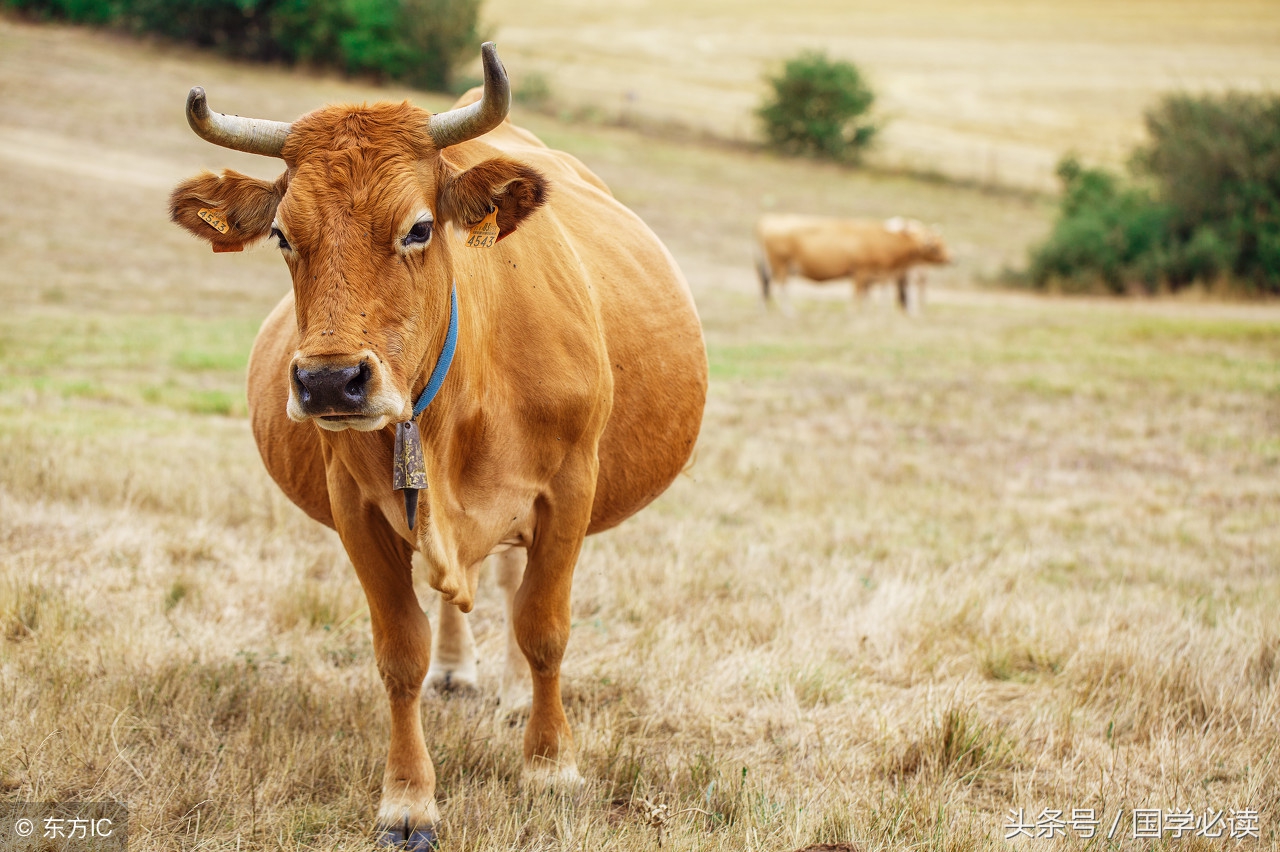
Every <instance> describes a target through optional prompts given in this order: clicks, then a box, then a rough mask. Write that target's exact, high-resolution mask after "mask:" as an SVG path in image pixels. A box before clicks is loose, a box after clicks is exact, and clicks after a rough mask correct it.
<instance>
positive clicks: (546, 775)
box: [520, 760, 587, 793]
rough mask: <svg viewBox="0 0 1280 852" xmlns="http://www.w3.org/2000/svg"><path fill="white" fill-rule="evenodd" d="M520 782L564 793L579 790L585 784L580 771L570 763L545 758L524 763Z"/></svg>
mask: <svg viewBox="0 0 1280 852" xmlns="http://www.w3.org/2000/svg"><path fill="white" fill-rule="evenodd" d="M520 782H521V783H522V784H524V785H525V786H528V787H534V788H538V789H555V790H559V791H562V792H566V793H573V792H577V791H578V790H581V789H582V788H583V787H584V786H585V785H586V783H587V782H586V780H585V779H584V778H583V777H582V773H580V772H578V767H577V766H576V765H574V764H572V763H570V764H563V763H552V762H550V761H547V760H537V761H534V763H533V764H532V765H530V764H526V765H525V767H524V770H523V771H522V772H521V773H520Z"/></svg>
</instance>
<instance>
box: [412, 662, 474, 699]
mask: <svg viewBox="0 0 1280 852" xmlns="http://www.w3.org/2000/svg"><path fill="white" fill-rule="evenodd" d="M423 686H425V687H426V688H427V689H428V690H431V691H433V692H438V693H441V694H445V693H453V694H458V693H467V694H470V693H473V692H479V691H480V682H479V676H478V673H477V672H476V664H475V662H474V661H473V662H471V663H466V664H464V665H459V666H440V667H438V668H437V667H436V666H435V665H434V664H432V666H431V668H429V669H427V679H426V680H425V681H423Z"/></svg>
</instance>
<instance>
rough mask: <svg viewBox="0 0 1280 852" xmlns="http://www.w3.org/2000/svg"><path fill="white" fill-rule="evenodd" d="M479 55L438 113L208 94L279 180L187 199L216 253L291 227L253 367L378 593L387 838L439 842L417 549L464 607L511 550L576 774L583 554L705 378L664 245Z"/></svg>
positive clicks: (276, 439) (556, 739)
mask: <svg viewBox="0 0 1280 852" xmlns="http://www.w3.org/2000/svg"><path fill="white" fill-rule="evenodd" d="M482 52H483V59H484V73H485V85H484V93H483V97H478V96H476V95H474V94H473V95H472V96H471V97H464V98H463V99H462V100H461V101H460V102H459V104H458V105H457V106H455V108H454V109H452V110H450V111H448V112H445V113H440V114H437V115H431V114H429V113H427V112H424V111H423V110H421V109H418V108H416V107H414V106H412V105H410V104H409V103H407V102H406V103H401V104H390V103H379V104H374V105H372V106H368V105H366V106H359V107H356V106H330V107H325V108H323V109H320V110H317V111H315V112H313V113H310V114H309V115H306V116H303V117H302V118H299V119H298V120H297V121H294V122H293V123H292V124H287V123H281V122H274V121H264V120H258V119H242V118H238V117H231V116H225V115H220V114H218V113H214V112H211V111H210V110H209V108H208V106H207V104H206V102H205V98H204V91H203V90H202V89H199V88H196V89H192V91H191V95H190V96H189V97H188V99H187V117H188V121H189V122H190V124H191V126H192V128H193V129H195V131H196V132H197V133H198V134H199V135H200V136H201V137H203V138H204V139H206V140H208V141H211V142H214V143H215V144H218V145H222V146H225V147H228V148H234V149H237V150H241V151H249V152H252V153H258V154H265V155H270V156H275V157H279V158H281V159H282V160H283V161H284V164H285V172H284V173H283V174H282V175H280V177H279V178H277V179H276V180H274V181H263V180H256V179H254V178H250V177H247V176H245V175H242V174H237V173H235V172H232V171H224V172H223V173H222V174H221V175H214V174H211V173H207V172H206V173H204V174H202V175H199V176H197V177H195V178H192V179H190V180H187V181H185V182H184V183H182V184H181V185H179V186H178V187H177V188H176V189H175V190H174V192H173V196H172V198H171V216H172V218H173V220H174V221H175V222H177V223H178V224H179V225H181V226H182V227H184V228H186V229H187V230H189V231H191V232H192V233H193V234H195V235H196V236H198V237H201V238H203V239H206V240H208V241H209V242H210V243H212V244H213V247H214V250H215V251H218V250H221V251H234V250H239V249H240V248H242V247H243V246H244V245H246V244H248V243H251V242H254V241H258V240H261V239H263V238H265V237H268V236H270V238H271V239H272V240H273V241H274V242H276V243H278V244H279V246H280V250H281V253H282V254H283V255H284V259H285V261H286V263H287V265H288V267H289V272H290V274H291V276H292V278H293V292H292V293H290V294H289V295H288V296H286V297H285V298H284V299H283V300H282V301H281V302H280V304H279V305H277V307H276V308H275V310H274V311H273V312H272V313H271V315H270V316H269V317H267V319H266V321H265V322H264V323H263V326H262V329H261V331H260V332H259V334H258V339H257V341H256V343H255V344H254V347H253V354H252V357H251V359H250V362H249V377H248V394H249V404H250V417H251V420H252V425H253V432H254V437H255V438H256V440H257V443H258V449H259V451H260V452H261V454H262V459H263V461H264V462H265V463H266V466H267V469H268V471H269V472H270V474H271V476H272V477H273V478H274V479H275V481H276V482H277V483H278V484H279V486H280V487H281V488H282V489H283V490H284V492H285V494H287V495H288V496H289V498H290V499H292V500H293V501H294V502H295V503H297V504H298V505H299V506H300V507H302V509H303V510H305V511H306V512H307V513H308V514H309V515H310V516H311V517H313V518H315V519H316V520H318V521H320V522H322V523H324V524H327V525H329V526H331V527H334V528H335V529H336V530H337V531H338V534H339V536H340V537H341V539H342V543H343V546H344V547H345V548H346V551H347V554H348V555H349V556H350V558H351V562H352V563H353V565H354V566H355V570H356V574H357V575H358V576H359V579H360V583H361V585H362V586H363V588H364V592H365V596H366V597H367V599H368V602H369V614H370V617H371V621H372V627H373V647H374V655H375V657H376V659H377V664H378V671H379V673H380V674H381V676H382V680H383V683H384V685H385V686H386V690H387V697H388V700H389V702H390V707H391V741H390V747H389V752H388V756H387V763H386V772H385V774H384V776H383V785H382V801H381V805H380V807H379V810H378V823H379V830H380V835H379V836H380V839H381V840H382V842H384V843H390V844H395V845H399V844H404V845H407V846H409V847H410V848H418V849H423V848H428V847H430V846H431V845H432V844H433V843H434V842H435V825H436V822H437V820H438V819H439V813H438V810H437V808H436V802H435V772H434V769H433V767H432V763H431V760H430V758H429V757H428V754H427V746H426V741H425V738H424V735H423V730H422V721H421V715H420V712H419V707H418V702H419V698H420V694H421V691H422V687H423V680H424V677H425V676H426V675H427V672H428V668H429V665H430V662H431V632H430V627H429V625H428V623H427V618H426V615H425V614H424V613H423V611H422V608H421V606H420V605H419V602H418V599H417V597H416V596H415V594H414V590H413V579H412V562H411V558H412V557H413V555H414V552H415V551H417V552H418V553H419V554H420V557H419V558H420V560H421V562H422V563H423V565H424V567H425V571H426V576H427V580H428V582H429V583H430V585H431V586H432V587H433V588H435V589H437V590H439V591H440V593H441V595H442V597H443V599H444V600H446V601H448V602H449V603H450V604H452V605H454V606H456V607H457V609H458V610H461V611H462V612H466V611H469V610H470V609H471V606H472V600H473V595H474V593H475V585H476V579H477V572H478V570H479V567H480V564H481V562H482V561H483V560H484V559H485V557H486V556H488V555H489V554H494V553H502V552H504V551H507V553H506V554H504V555H505V557H506V558H505V560H504V566H505V567H504V571H503V578H504V585H505V586H506V587H507V588H508V590H509V608H508V613H509V619H508V620H509V623H510V630H511V636H512V638H511V642H512V644H513V645H514V646H515V647H518V649H519V651H520V652H521V653H522V655H523V657H524V658H525V659H526V660H527V666H528V672H529V676H530V678H531V681H532V684H531V685H532V704H531V707H530V715H529V720H528V723H527V727H526V730H525V736H524V767H525V773H526V775H532V776H541V777H549V778H552V779H561V780H567V781H573V780H575V779H578V778H579V776H578V774H577V769H576V764H575V760H574V749H573V736H572V734H571V733H570V730H569V724H568V721H567V719H566V717H565V713H564V708H563V706H562V704H561V699H560V663H561V659H562V656H563V654H564V650H565V645H566V643H567V641H568V639H569V625H570V609H569V592H570V585H571V580H572V577H573V568H574V563H575V562H576V560H577V557H578V552H579V549H580V548H581V546H582V539H583V536H585V535H587V534H589V533H594V532H598V531H600V530H605V529H608V528H610V527H612V526H614V525H615V524H617V523H619V522H621V521H622V520H624V519H625V518H627V517H628V516H629V515H631V514H633V513H634V512H636V511H638V510H639V509H640V508H641V507H643V506H644V505H645V504H647V503H649V501H651V500H653V498H654V497H656V496H657V495H658V494H660V493H661V492H662V491H663V490H664V489H665V488H666V487H667V485H668V484H669V483H670V482H671V480H672V479H673V478H674V477H675V476H676V474H677V473H679V472H680V470H681V469H682V468H683V467H684V465H685V464H686V462H687V461H688V459H689V456H690V453H691V451H692V449H693V445H694V440H695V439H696V438H697V435H698V429H699V426H700V424H701V420H702V410H703V403H704V401H705V397H706V386H707V360H706V351H705V348H704V345H703V339H702V331H701V326H700V324H699V322H698V317H697V313H696V311H695V309H694V304H693V299H692V297H691V295H690V292H689V288H688V285H687V283H686V282H685V280H684V277H683V276H682V275H681V273H680V271H679V270H678V269H677V267H676V265H675V262H674V261H673V260H672V258H671V255H670V254H669V253H668V252H667V250H666V249H665V248H664V247H663V246H662V244H661V243H660V242H659V241H658V239H657V237H655V236H654V235H653V233H652V232H651V231H650V230H649V229H648V228H647V227H646V226H645V225H644V223H642V222H641V221H640V220H639V219H638V218H637V217H636V216H635V215H634V214H633V213H631V212H630V211H629V210H627V209H626V208H625V207H623V206H622V205H621V204H619V203H618V202H617V201H616V200H614V198H613V196H612V195H611V194H610V193H609V190H608V189H607V188H606V187H605V185H604V184H603V183H602V182H601V181H600V180H599V178H597V177H596V176H595V175H593V174H592V173H591V172H590V171H588V170H587V169H586V167H585V166H583V165H582V164H581V163H580V162H578V161H577V160H576V159H575V158H573V157H571V156H569V155H568V154H564V153H561V152H559V151H553V150H551V149H549V148H547V146H546V145H544V144H543V143H542V142H540V141H539V140H538V139H537V138H536V137H534V136H533V135H532V134H531V133H529V132H527V131H525V130H522V129H520V128H518V127H515V126H514V125H512V124H511V123H510V122H509V121H505V120H504V119H505V116H506V113H507V109H508V105H509V102H510V93H509V87H508V83H507V78H506V73H505V71H504V70H503V68H502V65H501V63H500V62H499V61H498V58H497V54H496V52H495V51H494V49H493V45H492V44H486V45H485V46H484V49H483V51H482ZM495 226H496V236H497V239H496V240H495ZM437 392H438V393H437ZM432 394H436V395H435V396H434V399H431V395H432ZM428 401H429V404H427V402H428ZM415 404H416V405H415ZM424 404H426V408H425V410H422V411H421V413H420V414H416V413H415V407H416V408H418V409H421V407H422V405H424ZM415 439H416V440H415ZM419 443H420V446H421V454H420V455H417V454H415V449H416V448H417V446H418V444H419ZM393 466H394V468H395V470H394V477H395V481H394V482H393ZM393 485H394V488H393ZM418 495H420V496H421V505H420V506H419V507H418V508H417V509H416V517H414V515H415V513H414V511H411V510H412V507H413V505H414V504H415V499H412V498H416V497H417V496H418ZM415 521H416V523H415ZM513 549H514V550H516V551H518V552H519V553H520V554H521V557H512V556H511V551H512V550H513ZM526 559H527V566H526V565H525V564H524V563H525V560H526ZM521 569H523V571H521ZM521 574H522V576H521ZM455 632H456V631H455Z"/></svg>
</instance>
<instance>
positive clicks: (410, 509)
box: [391, 419, 427, 529]
mask: <svg viewBox="0 0 1280 852" xmlns="http://www.w3.org/2000/svg"><path fill="white" fill-rule="evenodd" d="M391 487H392V488H393V489H394V490H396V491H403V492H404V516H405V520H406V521H408V523H409V529H413V527H414V524H415V523H416V522H417V520H418V492H419V491H426V490H427V465H426V462H425V461H424V460H423V458H422V436H421V435H420V434H419V433H418V423H417V421H416V419H415V420H406V421H405V422H403V423H399V424H397V425H396V443H395V449H394V450H392V453H391Z"/></svg>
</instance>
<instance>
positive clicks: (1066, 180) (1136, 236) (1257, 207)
mask: <svg viewBox="0 0 1280 852" xmlns="http://www.w3.org/2000/svg"><path fill="white" fill-rule="evenodd" d="M1146 122H1147V131H1148V135H1149V137H1150V141H1149V142H1148V143H1147V144H1146V145H1145V146H1143V147H1141V148H1139V149H1138V150H1137V151H1136V152H1135V153H1134V156H1133V158H1132V159H1131V162H1130V176H1129V177H1128V178H1122V177H1120V176H1118V175H1115V174H1112V173H1109V172H1107V171H1104V170H1102V169H1096V168H1094V169H1090V168H1084V167H1082V166H1081V165H1080V164H1079V163H1078V162H1077V161H1075V160H1074V159H1072V158H1067V159H1064V160H1063V161H1062V162H1061V163H1060V164H1059V167H1058V176H1059V178H1060V179H1061V180H1062V183H1063V194H1062V200H1061V202H1060V206H1059V215H1058V220H1057V222H1056V223H1055V225H1054V229H1053V231H1052V233H1051V234H1050V235H1049V238H1048V239H1047V240H1046V241H1045V242H1044V243H1043V244H1042V245H1040V246H1038V247H1036V248H1035V249H1034V250H1033V251H1032V254H1031V260H1030V268H1029V270H1028V272H1029V276H1030V279H1031V281H1032V283H1033V284H1035V285H1036V286H1038V287H1045V286H1048V285H1049V284H1050V283H1051V282H1053V283H1056V284H1057V285H1058V286H1060V287H1063V288H1065V289H1097V288H1098V287H1099V286H1103V287H1105V288H1106V289H1108V290H1110V291H1112V292H1124V291H1126V290H1127V289H1129V288H1130V287H1133V286H1142V287H1145V288H1146V289H1148V290H1155V289H1157V288H1160V287H1168V288H1170V289H1178V288H1180V287H1184V286H1186V285H1188V284H1191V283H1193V282H1196V281H1202V282H1213V281H1217V280H1220V279H1223V278H1231V279H1233V280H1235V281H1236V282H1239V284H1242V285H1243V286H1244V287H1245V288H1246V289H1248V290H1251V291H1255V292H1270V293H1280V96H1276V95H1244V94H1228V95H1223V96H1210V95H1205V96H1197V97H1192V96H1189V95H1171V96H1168V97H1166V98H1165V99H1164V100H1162V101H1161V102H1160V103H1159V104H1158V105H1157V106H1156V107H1155V108H1154V109H1152V110H1151V111H1150V112H1148V113H1147V116H1146Z"/></svg>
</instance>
